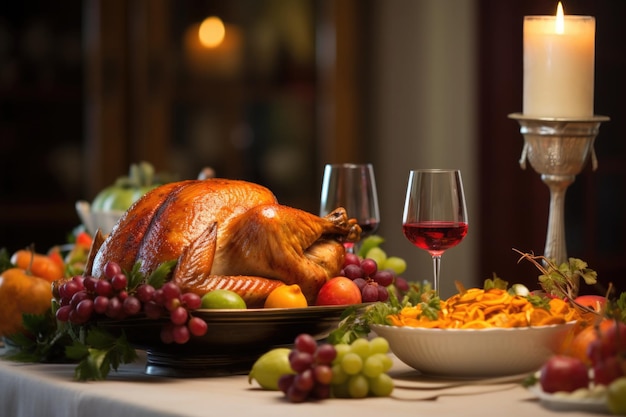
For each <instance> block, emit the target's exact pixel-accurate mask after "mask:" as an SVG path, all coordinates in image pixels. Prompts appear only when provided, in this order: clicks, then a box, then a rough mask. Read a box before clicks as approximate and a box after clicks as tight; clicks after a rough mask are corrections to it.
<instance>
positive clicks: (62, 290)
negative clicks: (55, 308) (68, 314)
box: [59, 280, 80, 300]
mask: <svg viewBox="0 0 626 417" xmlns="http://www.w3.org/2000/svg"><path fill="white" fill-rule="evenodd" d="M79 290H80V287H79V286H78V284H77V283H76V281H74V280H70V281H66V282H65V283H63V284H62V285H61V286H60V287H59V295H60V296H61V298H66V299H68V300H69V299H71V298H72V297H73V296H74V294H76V293H77V292H78V291H79Z"/></svg>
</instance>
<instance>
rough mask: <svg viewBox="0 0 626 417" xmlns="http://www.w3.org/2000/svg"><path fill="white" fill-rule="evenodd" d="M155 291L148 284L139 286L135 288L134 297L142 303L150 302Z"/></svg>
mask: <svg viewBox="0 0 626 417" xmlns="http://www.w3.org/2000/svg"><path fill="white" fill-rule="evenodd" d="M155 291H156V290H155V289H154V287H153V286H152V285H149V284H141V285H139V286H138V287H137V292H136V294H135V295H136V296H137V298H138V299H139V301H141V302H142V303H147V302H148V301H150V300H152V296H153V295H154V293H155Z"/></svg>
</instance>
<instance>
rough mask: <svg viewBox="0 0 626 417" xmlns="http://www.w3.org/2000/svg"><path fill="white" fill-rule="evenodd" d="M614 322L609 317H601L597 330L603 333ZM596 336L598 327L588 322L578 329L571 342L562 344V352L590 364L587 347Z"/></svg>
mask: <svg viewBox="0 0 626 417" xmlns="http://www.w3.org/2000/svg"><path fill="white" fill-rule="evenodd" d="M613 325H614V322H613V321H612V320H609V319H603V320H602V321H601V322H600V324H599V325H598V326H599V332H600V333H604V332H605V331H606V330H607V329H608V328H609V327H611V326H613ZM597 338H598V328H596V326H594V325H593V324H589V325H587V326H586V327H584V328H583V329H582V330H580V331H579V332H578V333H576V335H575V336H574V337H573V338H572V339H571V342H570V343H569V344H567V345H566V346H564V349H563V353H564V354H565V355H568V356H573V357H575V358H578V359H580V360H581V361H583V362H584V363H585V364H587V365H590V364H591V361H590V359H589V357H588V356H587V348H588V346H589V344H590V343H591V342H593V341H594V340H596V339H597Z"/></svg>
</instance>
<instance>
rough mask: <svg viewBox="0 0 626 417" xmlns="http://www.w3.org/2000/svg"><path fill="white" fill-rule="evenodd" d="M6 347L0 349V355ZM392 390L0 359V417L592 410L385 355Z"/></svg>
mask: <svg viewBox="0 0 626 417" xmlns="http://www.w3.org/2000/svg"><path fill="white" fill-rule="evenodd" d="M5 349H6V348H0V355H3V353H4V351H5ZM391 357H392V359H393V363H394V365H393V367H392V368H391V369H390V370H389V371H388V374H389V375H390V376H391V377H392V378H393V381H394V390H393V392H392V394H391V395H390V396H388V397H366V398H347V399H346V398H328V399H323V400H316V401H313V400H309V401H305V402H301V403H293V402H290V401H288V400H287V399H286V397H285V396H284V395H283V393H282V392H280V391H273V390H265V389H262V388H261V387H260V386H259V385H258V384H257V383H256V381H254V380H252V381H249V379H248V375H247V374H245V373H242V374H235V375H227V376H208V377H193V378H181V377H169V376H159V375H154V374H152V373H150V372H147V371H146V370H147V367H146V353H145V352H144V351H138V360H136V361H135V362H132V363H130V364H122V365H120V366H119V367H118V369H117V370H111V372H110V373H109V375H108V377H107V378H106V379H105V380H102V381H88V382H84V381H77V380H75V379H74V371H75V369H76V364H72V363H61V364H59V363H55V364H53V363H23V362H14V361H10V360H7V359H6V358H1V359H0V416H2V417H82V416H88V417H111V416H119V417H174V416H178V417H208V416H254V417H265V416H267V417H276V416H289V415H292V416H297V417H307V416H311V417H336V416H350V415H355V416H357V417H381V416H386V415H393V416H394V417H398V416H437V417H447V416H450V417H453V416H454V417H458V416H465V417H471V416H476V417H484V416H507V417H514V416H525V417H530V416H532V417H543V416H565V415H567V416H568V417H570V416H572V417H575V416H590V415H594V414H599V415H606V412H603V411H598V410H597V409H586V408H584V407H583V408H580V409H574V410H572V409H569V408H563V407H562V405H560V403H557V404H556V405H555V404H554V403H552V402H545V401H540V400H539V398H538V397H537V395H536V393H534V392H533V391H531V390H529V389H528V388H526V387H525V386H523V384H522V380H523V379H524V376H523V375H514V376H510V377H507V376H505V377H497V378H486V379H467V380H463V379H461V380H459V379H446V378H434V377H428V376H424V375H422V374H420V373H419V372H418V371H416V370H414V369H413V368H410V367H409V366H407V365H406V364H404V363H402V362H401V361H400V360H398V359H397V357H395V356H394V355H393V354H391Z"/></svg>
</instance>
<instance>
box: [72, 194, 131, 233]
mask: <svg viewBox="0 0 626 417" xmlns="http://www.w3.org/2000/svg"><path fill="white" fill-rule="evenodd" d="M76 212H77V213H78V217H80V220H81V221H82V222H83V224H84V225H85V228H86V229H87V231H88V232H89V233H90V234H91V235H92V236H93V235H94V234H95V233H96V230H98V229H100V230H101V231H102V233H103V234H105V235H107V234H109V233H111V230H113V226H115V225H116V224H117V221H118V220H119V219H120V218H121V217H122V215H123V214H124V212H123V211H120V210H106V211H102V210H92V209H91V204H89V203H88V202H86V201H77V202H76Z"/></svg>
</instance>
